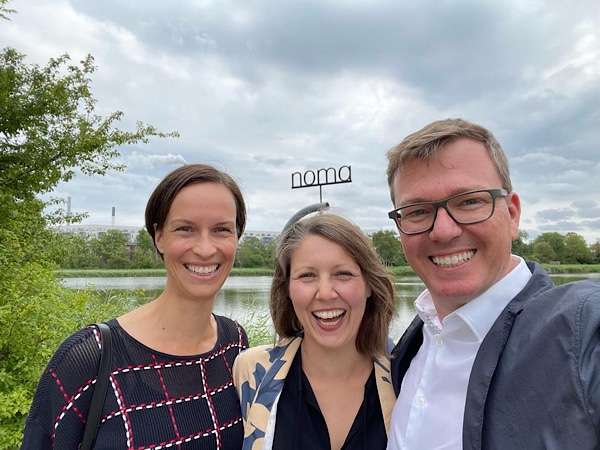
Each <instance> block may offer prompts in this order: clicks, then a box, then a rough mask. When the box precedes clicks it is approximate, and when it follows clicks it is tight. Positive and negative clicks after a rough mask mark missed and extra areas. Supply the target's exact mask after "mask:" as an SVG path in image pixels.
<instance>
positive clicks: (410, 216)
mask: <svg viewBox="0 0 600 450" xmlns="http://www.w3.org/2000/svg"><path fill="white" fill-rule="evenodd" d="M429 214H431V208H430V207H428V206H427V205H425V204H423V205H413V206H409V207H407V208H406V209H403V210H401V219H404V220H410V221H419V220H423V219H424V218H426V217H427V216H429Z"/></svg>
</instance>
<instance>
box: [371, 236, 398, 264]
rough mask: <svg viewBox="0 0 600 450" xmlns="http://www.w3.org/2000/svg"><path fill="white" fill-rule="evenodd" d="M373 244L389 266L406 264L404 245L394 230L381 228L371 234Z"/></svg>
mask: <svg viewBox="0 0 600 450" xmlns="http://www.w3.org/2000/svg"><path fill="white" fill-rule="evenodd" d="M371 239H372V240H373V246H374V247H375V250H377V253H378V254H379V257H380V258H381V260H382V261H383V262H384V264H386V265H388V266H405V265H406V259H405V258H404V253H403V252H402V246H401V245H400V241H399V240H398V237H397V236H396V234H395V233H394V232H393V231H390V230H380V231H376V232H375V233H373V235H372V236H371Z"/></svg>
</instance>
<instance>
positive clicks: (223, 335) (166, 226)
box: [22, 164, 248, 450]
mask: <svg viewBox="0 0 600 450" xmlns="http://www.w3.org/2000/svg"><path fill="white" fill-rule="evenodd" d="M245 224H246V207H245V204H244V199H243V197H242V194H241V192H240V189H239V188H238V186H237V184H236V183H235V181H234V180H233V179H232V178H231V177H230V176H229V175H227V174H225V173H223V172H221V171H219V170H217V169H215V168H213V167H211V166H207V165H203V164H191V165H186V166H183V167H180V168H178V169H176V170H174V171H173V172H171V173H170V174H169V175H167V176H166V177H165V178H164V179H163V180H162V181H161V182H160V184H159V185H158V186H157V187H156V189H155V190H154V192H153V193H152V195H151V196H150V199H149V201H148V204H147V207H146V229H147V230H148V233H150V235H151V236H152V238H153V241H154V245H155V247H156V249H157V251H158V252H159V253H160V256H161V258H162V259H163V261H164V264H165V268H166V271H167V276H166V285H165V289H164V291H163V292H162V293H161V294H160V295H159V296H158V297H157V298H156V299H154V300H153V301H151V302H149V303H146V304H145V305H143V306H140V307H139V308H136V309H134V310H133V311H131V312H129V313H127V314H125V315H123V316H121V317H118V318H117V319H113V320H110V321H109V322H108V326H109V328H110V334H111V336H112V358H111V361H110V377H109V384H108V390H107V394H106V398H105V401H104V405H103V407H102V412H101V416H100V422H101V423H100V426H99V428H98V432H97V436H96V439H95V446H94V448H96V449H100V448H103V449H113V448H124V449H134V448H135V449H139V448H148V449H157V448H180V449H186V448H189V449H191V448H203V449H230V450H238V449H239V448H240V447H241V445H242V437H243V429H242V419H241V417H240V406H239V401H238V398H237V395H236V392H235V389H234V388H233V386H232V373H231V368H232V366H233V362H234V359H235V358H236V356H237V355H238V353H239V352H240V351H241V350H243V349H245V348H247V346H248V341H247V337H246V333H245V332H244V330H243V329H242V328H241V327H240V325H238V324H237V323H236V322H234V321H232V320H230V319H227V318H225V317H221V316H217V315H215V314H213V313H212V309H213V304H214V301H215V298H216V296H217V293H218V292H219V290H220V288H221V286H222V285H223V283H224V282H225V279H226V278H227V276H228V275H229V273H230V271H231V268H232V266H233V262H234V258H235V253H236V249H237V245H238V240H239V238H240V236H241V235H242V233H243V231H244V227H245ZM101 345H102V341H101V339H100V335H99V333H98V331H97V330H96V328H95V327H88V328H85V329H83V330H80V331H78V332H77V333H75V334H74V335H72V336H71V337H69V338H68V339H67V340H66V341H65V342H64V343H63V344H62V345H61V346H60V348H59V349H58V351H57V352H56V354H55V355H54V357H53V358H52V359H51V361H50V363H49V364H48V367H47V368H46V371H45V372H44V374H43V375H42V378H41V381H40V383H39V385H38V389H37V392H36V395H35V398H34V401H33V404H32V407H31V411H30V414H29V416H28V419H27V424H26V428H25V436H24V441H23V447H22V448H23V449H40V450H41V449H49V448H54V449H60V450H71V449H73V450H75V449H77V448H78V445H79V444H80V442H81V439H82V435H83V431H84V427H85V423H86V419H87V413H88V410H89V407H90V401H91V397H92V393H93V391H94V386H95V385H96V384H95V382H96V376H97V374H98V366H99V360H100V353H101V351H100V348H101Z"/></svg>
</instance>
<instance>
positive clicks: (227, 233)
mask: <svg viewBox="0 0 600 450" xmlns="http://www.w3.org/2000/svg"><path fill="white" fill-rule="evenodd" d="M235 220H236V207H235V200H234V198H233V195H232V194H231V192H230V191H229V189H227V188H226V187H225V186H224V185H222V184H218V183H196V184H191V185H189V186H186V187H185V188H183V189H182V190H181V191H179V193H178V194H177V196H176V197H175V199H174V200H173V202H172V204H171V207H170V209H169V213H168V214H167V218H166V220H165V223H164V225H163V227H162V228H161V229H160V230H157V231H156V237H155V242H156V246H157V248H158V250H159V251H160V252H161V253H162V254H163V258H164V262H165V268H166V269H167V283H166V287H165V293H166V294H167V295H173V296H177V297H183V298H186V299H192V300H196V299H201V300H206V301H211V302H212V301H213V300H214V298H215V296H216V295H217V292H218V291H219V289H220V288H221V286H222V285H223V283H224V282H225V279H226V278H227V276H228V275H229V272H230V271H231V267H232V266H233V261H234V258H235V251H236V249H237V234H236V228H235V225H236V223H235Z"/></svg>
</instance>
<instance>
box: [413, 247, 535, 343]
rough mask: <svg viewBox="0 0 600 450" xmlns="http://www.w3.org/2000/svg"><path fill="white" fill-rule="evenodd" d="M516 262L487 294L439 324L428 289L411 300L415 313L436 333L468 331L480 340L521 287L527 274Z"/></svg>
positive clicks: (528, 277)
mask: <svg viewBox="0 0 600 450" xmlns="http://www.w3.org/2000/svg"><path fill="white" fill-rule="evenodd" d="M513 256H514V257H515V258H518V259H519V263H518V264H517V266H515V268H514V269H512V270H511V271H510V272H509V273H508V274H506V275H505V276H504V277H503V278H501V279H500V280H498V281H497V282H496V283H495V284H493V285H492V286H491V287H490V288H489V289H488V290H487V291H485V292H484V293H482V294H481V295H479V296H478V297H475V298H474V299H473V300H471V301H470V302H468V303H466V304H465V305H463V306H461V307H460V308H458V309H457V310H455V311H453V312H451V313H450V314H448V315H447V316H446V317H444V320H443V321H440V319H439V317H438V315H437V311H436V309H435V306H434V304H433V299H432V298H431V294H430V293H429V290H427V289H425V290H424V291H423V292H422V293H421V294H420V295H419V296H418V297H417V299H416V300H415V308H416V310H417V314H418V315H419V317H420V318H421V320H423V322H424V323H425V324H426V326H427V328H428V329H429V331H431V332H432V333H433V334H439V333H441V332H442V329H444V330H446V329H454V328H459V327H460V328H464V327H465V325H466V327H467V328H468V329H470V330H471V332H472V334H473V335H474V337H475V338H476V339H477V340H478V341H482V340H483V338H484V337H485V335H486V334H487V333H488V331H490V328H492V325H493V324H494V322H495V321H496V319H497V318H498V316H499V315H500V313H501V312H502V311H503V310H504V308H505V307H506V305H508V303H509V302H510V301H511V300H512V299H513V298H514V297H515V296H516V295H517V294H518V293H519V292H520V291H521V290H522V289H523V288H524V287H525V285H526V284H527V282H528V281H529V279H530V278H531V271H530V270H529V268H528V267H527V264H526V263H525V261H524V260H523V258H521V257H520V256H516V255H513Z"/></svg>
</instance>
